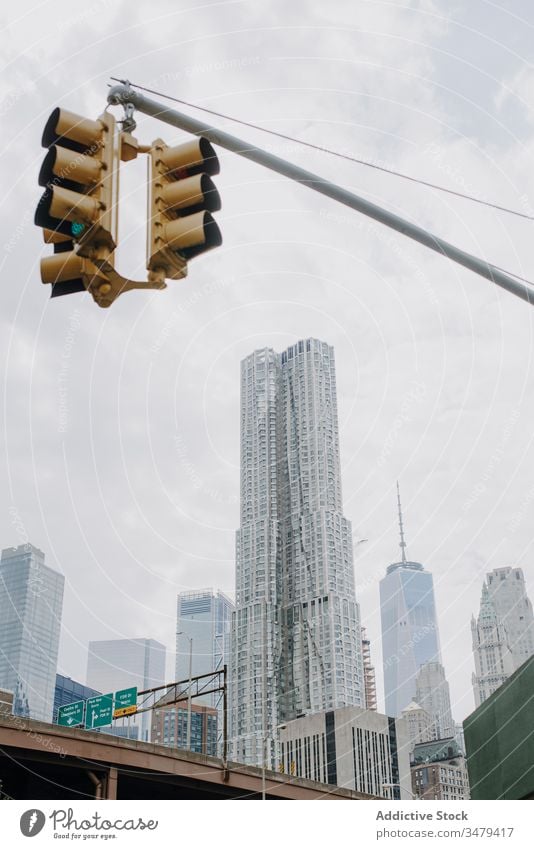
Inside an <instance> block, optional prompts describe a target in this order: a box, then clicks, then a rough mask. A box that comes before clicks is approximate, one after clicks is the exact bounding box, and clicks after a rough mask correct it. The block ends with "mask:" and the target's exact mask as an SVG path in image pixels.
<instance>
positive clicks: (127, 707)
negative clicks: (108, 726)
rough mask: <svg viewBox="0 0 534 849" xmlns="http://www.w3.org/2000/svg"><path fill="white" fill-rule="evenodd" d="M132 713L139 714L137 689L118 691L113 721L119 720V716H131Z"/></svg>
mask: <svg viewBox="0 0 534 849" xmlns="http://www.w3.org/2000/svg"><path fill="white" fill-rule="evenodd" d="M132 713H137V687H128V688H127V689H126V690H117V692H116V693H115V710H114V711H113V719H117V718H118V717H119V716H129V715H130V714H132Z"/></svg>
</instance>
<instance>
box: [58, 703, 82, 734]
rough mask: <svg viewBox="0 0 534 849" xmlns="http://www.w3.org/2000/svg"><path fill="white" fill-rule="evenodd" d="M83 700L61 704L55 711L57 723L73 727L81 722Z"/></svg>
mask: <svg viewBox="0 0 534 849" xmlns="http://www.w3.org/2000/svg"><path fill="white" fill-rule="evenodd" d="M84 705H85V702H84V701H81V702H71V704H70V705H62V706H61V707H60V708H59V709H58V712H57V724H58V725H66V726H67V728H73V727H74V726H75V725H81V724H82V723H83V708H84Z"/></svg>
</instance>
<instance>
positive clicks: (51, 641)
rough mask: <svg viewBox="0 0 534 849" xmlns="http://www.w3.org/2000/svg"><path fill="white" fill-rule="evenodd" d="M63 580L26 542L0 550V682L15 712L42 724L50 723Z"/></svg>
mask: <svg viewBox="0 0 534 849" xmlns="http://www.w3.org/2000/svg"><path fill="white" fill-rule="evenodd" d="M64 583H65V579H64V577H63V575H60V574H59V573H58V572H55V571H54V570H53V569H50V567H49V566H46V565H45V556H44V554H43V552H42V551H40V550H39V549H38V548H35V547H34V546H33V545H31V544H30V543H25V544H24V545H19V546H18V548H5V549H4V550H3V551H2V558H1V560H0V686H2V687H7V688H8V689H10V690H12V691H13V693H14V694H15V700H14V712H15V713H18V714H20V715H22V716H29V717H31V718H32V719H39V720H42V721H43V722H51V721H52V710H53V705H54V690H55V686H56V669H57V656H58V647H59V633H60V628H61V611H62V608H63V588H64Z"/></svg>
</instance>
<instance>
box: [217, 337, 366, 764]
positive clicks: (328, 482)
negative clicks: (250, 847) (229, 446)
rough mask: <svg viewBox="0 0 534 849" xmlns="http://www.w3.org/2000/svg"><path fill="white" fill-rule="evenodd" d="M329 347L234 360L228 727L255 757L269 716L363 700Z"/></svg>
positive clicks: (312, 344)
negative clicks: (236, 520) (237, 445)
mask: <svg viewBox="0 0 534 849" xmlns="http://www.w3.org/2000/svg"><path fill="white" fill-rule="evenodd" d="M342 509H343V507H342V495H341V473H340V462H339V431H338V420H337V397H336V378H335V366H334V352H333V349H332V348H331V347H330V346H328V345H326V344H325V343H323V342H320V341H318V340H316V339H307V340H303V341H300V342H298V343H297V344H295V345H292V346H291V347H289V348H288V349H287V350H286V351H284V352H283V353H282V354H278V353H276V352H275V351H273V350H272V349H271V348H264V349H262V350H258V351H255V352H254V353H253V354H251V355H250V356H248V357H246V358H245V360H243V362H242V363H241V526H240V529H239V531H238V532H237V545H236V614H235V620H234V629H233V634H234V639H233V644H232V692H231V736H232V738H233V740H234V749H233V751H234V756H235V757H237V758H238V759H239V760H242V761H245V762H250V763H261V762H262V759H263V750H264V747H265V748H267V747H268V748H269V755H268V761H270V762H273V759H274V745H273V741H274V740H275V739H276V736H277V727H278V725H279V724H281V723H283V722H286V721H288V720H291V719H294V718H295V717H297V716H299V715H301V714H304V713H315V712H318V711H323V710H333V709H336V708H338V707H343V706H348V705H354V706H362V707H363V706H364V700H365V694H364V676H363V660H362V643H361V630H360V615H359V608H358V605H357V603H356V596H355V588H354V568H353V554H352V533H351V524H350V522H349V521H348V520H347V519H346V518H345V517H344V516H343V513H342Z"/></svg>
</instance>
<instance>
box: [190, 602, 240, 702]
mask: <svg viewBox="0 0 534 849" xmlns="http://www.w3.org/2000/svg"><path fill="white" fill-rule="evenodd" d="M234 609H235V608H234V604H233V602H232V601H231V600H230V599H229V598H228V596H227V595H225V594H224V593H223V592H221V591H220V590H217V592H214V591H213V590H195V591H193V592H185V593H179V594H178V598H177V605H176V680H177V681H184V680H185V679H186V678H187V677H188V675H189V649H190V642H189V640H192V641H193V642H192V649H193V652H192V674H193V675H203V674H204V673H206V672H215V671H216V670H218V669H222V668H223V666H224V664H225V663H227V662H228V654H229V637H230V627H231V622H232V613H233V611H234ZM212 703H214V702H213V699H210V704H212Z"/></svg>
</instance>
